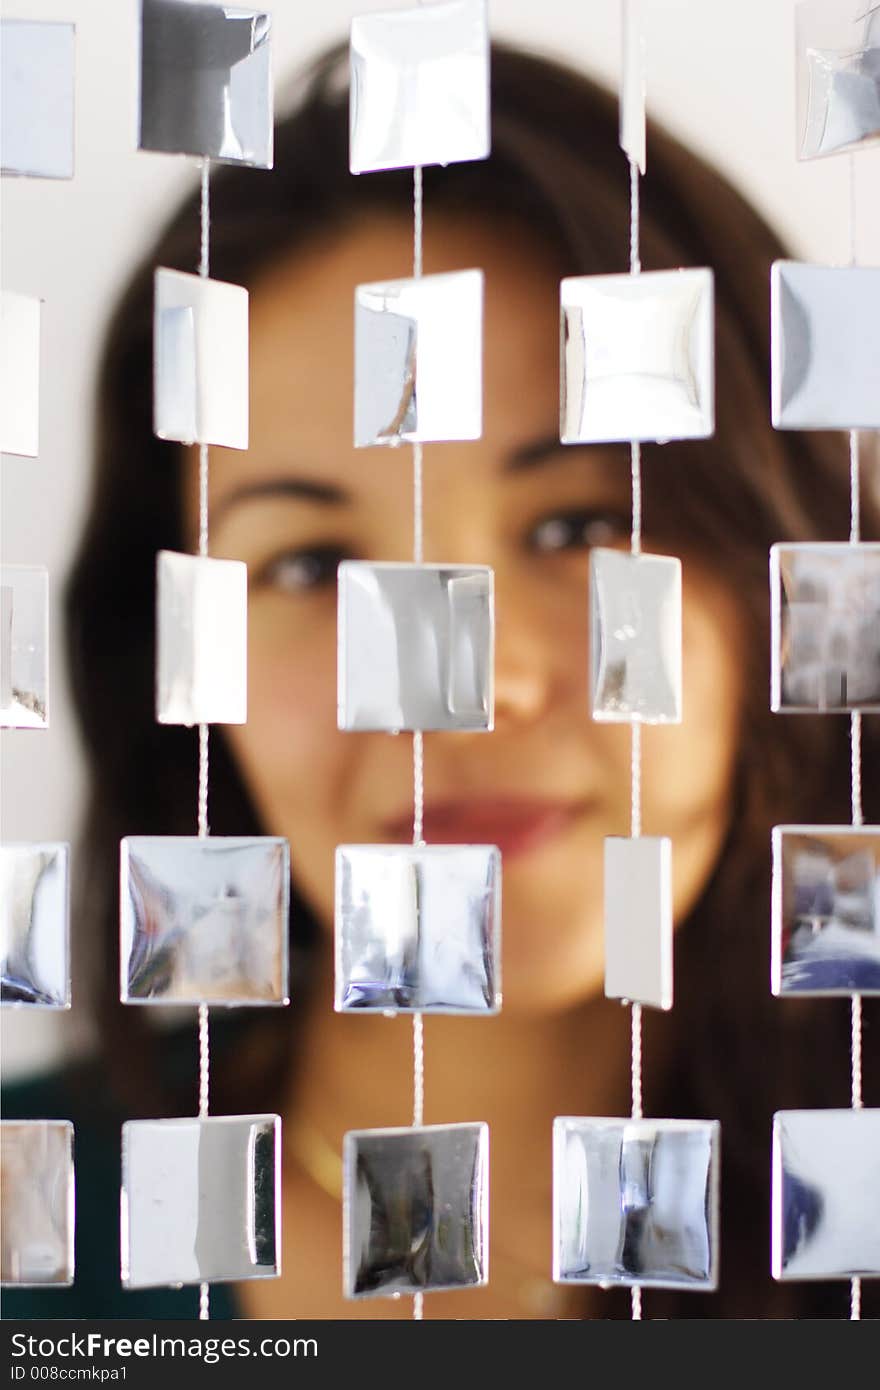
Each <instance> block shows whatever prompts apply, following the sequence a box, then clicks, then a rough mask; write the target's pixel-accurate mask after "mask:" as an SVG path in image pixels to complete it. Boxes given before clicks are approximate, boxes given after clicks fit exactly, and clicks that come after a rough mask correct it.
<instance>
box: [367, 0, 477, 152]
mask: <svg viewBox="0 0 880 1390" xmlns="http://www.w3.org/2000/svg"><path fill="white" fill-rule="evenodd" d="M350 101H351V105H350V112H351V140H350V158H349V164H350V168H351V172H352V173H353V174H362V173H366V172H368V171H369V170H372V169H403V168H410V167H411V166H413V165H416V164H455V163H458V162H459V161H461V160H470V159H485V158H486V157H487V156H488V154H489V139H490V131H489V29H488V20H487V12H486V0H439V3H435V4H431V5H420V6H410V7H409V8H408V9H396V10H387V11H383V12H378V13H375V14H363V15H357V16H356V17H355V18H354V19H353V20H352V22H351V98H350Z"/></svg>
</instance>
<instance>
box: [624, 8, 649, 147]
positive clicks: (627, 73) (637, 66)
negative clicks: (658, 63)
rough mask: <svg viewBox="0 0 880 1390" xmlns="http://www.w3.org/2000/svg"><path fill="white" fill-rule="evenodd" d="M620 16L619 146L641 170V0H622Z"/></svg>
mask: <svg viewBox="0 0 880 1390" xmlns="http://www.w3.org/2000/svg"><path fill="white" fill-rule="evenodd" d="M621 20H622V23H621V39H622V42H621V50H622V51H621V84H620V148H621V149H622V150H623V152H624V154H625V155H626V156H627V158H628V159H631V160H632V161H633V163H635V164H637V165H638V167H639V172H640V173H642V174H644V172H645V163H646V133H645V17H644V7H643V4H642V0H623V8H622V14H621Z"/></svg>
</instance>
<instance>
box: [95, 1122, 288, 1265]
mask: <svg viewBox="0 0 880 1390" xmlns="http://www.w3.org/2000/svg"><path fill="white" fill-rule="evenodd" d="M280 1183H281V1120H280V1118H279V1117H278V1116H277V1115H214V1116H210V1117H208V1118H203V1119H198V1118H195V1119H173V1120H129V1121H128V1122H127V1123H126V1124H124V1125H123V1126H122V1203H121V1237H122V1239H121V1248H122V1282H123V1284H124V1286H125V1287H126V1288H128V1289H142V1288H150V1287H159V1286H162V1285H172V1284H174V1285H180V1284H200V1283H212V1282H217V1283H222V1282H226V1281H232V1280H237V1279H272V1278H275V1277H276V1276H277V1275H279V1274H280V1273H281V1201H280Z"/></svg>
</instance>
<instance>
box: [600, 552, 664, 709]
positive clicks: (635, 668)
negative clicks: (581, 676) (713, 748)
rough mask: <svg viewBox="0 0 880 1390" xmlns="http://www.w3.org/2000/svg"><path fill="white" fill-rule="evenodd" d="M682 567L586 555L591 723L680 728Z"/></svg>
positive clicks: (652, 559) (656, 559) (651, 559)
mask: <svg viewBox="0 0 880 1390" xmlns="http://www.w3.org/2000/svg"><path fill="white" fill-rule="evenodd" d="M681 692H682V676H681V561H680V560H678V559H677V558H676V557H675V556H672V555H631V554H628V553H627V552H625V551H621V550H605V549H600V548H598V547H597V548H596V549H594V550H593V551H591V553H590V712H591V714H592V716H593V718H594V719H599V720H603V721H611V722H613V721H617V722H620V723H627V722H629V721H631V720H640V721H641V722H642V723H645V724H679V723H681V707H682V694H681Z"/></svg>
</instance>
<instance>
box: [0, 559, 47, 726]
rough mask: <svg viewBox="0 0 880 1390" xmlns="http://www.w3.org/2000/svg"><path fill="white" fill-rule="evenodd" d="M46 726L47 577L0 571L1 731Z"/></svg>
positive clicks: (29, 568)
mask: <svg viewBox="0 0 880 1390" xmlns="http://www.w3.org/2000/svg"><path fill="white" fill-rule="evenodd" d="M48 727H49V572H48V570H47V569H46V567H45V566H44V565H3V566H2V567H0V728H5V729H47V728H48Z"/></svg>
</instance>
